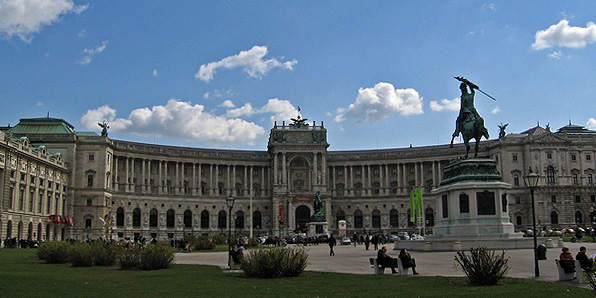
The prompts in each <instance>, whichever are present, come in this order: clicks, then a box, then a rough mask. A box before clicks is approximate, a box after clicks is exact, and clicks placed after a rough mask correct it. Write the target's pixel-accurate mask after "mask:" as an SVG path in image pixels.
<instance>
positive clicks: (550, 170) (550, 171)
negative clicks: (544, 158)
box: [546, 166, 555, 185]
mask: <svg viewBox="0 0 596 298" xmlns="http://www.w3.org/2000/svg"><path fill="white" fill-rule="evenodd" d="M546 184H548V185H552V184H555V168H554V167H553V166H548V167H546Z"/></svg>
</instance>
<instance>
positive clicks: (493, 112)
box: [490, 107, 501, 114]
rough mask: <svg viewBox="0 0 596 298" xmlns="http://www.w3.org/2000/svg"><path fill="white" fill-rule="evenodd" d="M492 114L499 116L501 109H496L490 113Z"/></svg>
mask: <svg viewBox="0 0 596 298" xmlns="http://www.w3.org/2000/svg"><path fill="white" fill-rule="evenodd" d="M490 112H491V113H492V114H498V113H500V112H501V108H499V107H495V108H494V109H493V110H492V111H490Z"/></svg>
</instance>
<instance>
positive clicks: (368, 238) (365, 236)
mask: <svg viewBox="0 0 596 298" xmlns="http://www.w3.org/2000/svg"><path fill="white" fill-rule="evenodd" d="M369 246H370V237H368V234H364V247H366V250H368V247H369Z"/></svg>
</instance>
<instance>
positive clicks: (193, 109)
mask: <svg viewBox="0 0 596 298" xmlns="http://www.w3.org/2000/svg"><path fill="white" fill-rule="evenodd" d="M221 106H224V107H228V108H230V110H228V111H227V112H226V113H225V114H223V115H216V114H215V113H213V112H206V111H205V106H203V105H200V104H192V103H191V102H184V101H181V100H178V99H170V100H169V101H168V102H167V103H166V104H165V105H158V106H154V107H152V108H138V109H135V110H133V111H132V112H131V113H130V114H129V115H128V117H127V118H118V117H117V116H116V110H115V109H113V108H111V107H109V106H107V105H105V106H102V107H99V108H96V109H92V110H88V111H87V112H86V113H85V114H84V115H83V116H82V117H81V123H82V125H83V127H85V128H86V129H93V130H97V129H98V125H97V123H98V122H102V121H103V120H106V121H107V122H108V123H109V124H110V127H111V130H112V131H125V132H131V133H136V134H139V135H147V136H154V135H159V136H167V137H172V138H178V139H182V140H187V141H199V142H213V141H216V142H219V143H226V144H248V145H254V144H255V143H256V142H257V141H259V140H260V139H262V138H263V137H264V135H265V133H266V132H265V129H264V128H263V127H261V126H259V125H257V124H255V123H253V122H249V121H247V120H244V119H241V118H240V117H243V116H250V115H254V114H273V115H272V116H271V119H272V121H273V120H282V119H288V118H289V117H291V116H295V115H296V113H297V111H296V109H294V107H293V106H292V105H291V104H290V102H289V101H287V100H279V99H276V98H275V99H270V100H269V101H268V102H267V104H265V105H264V106H263V107H262V108H260V109H255V108H253V107H252V105H251V104H250V103H246V104H244V105H243V106H242V107H240V108H234V107H235V105H234V104H233V103H232V102H231V101H225V102H224V103H222V105H221Z"/></svg>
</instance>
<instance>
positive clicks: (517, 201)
mask: <svg viewBox="0 0 596 298" xmlns="http://www.w3.org/2000/svg"><path fill="white" fill-rule="evenodd" d="M515 203H516V204H521V198H520V197H517V196H516V197H515Z"/></svg>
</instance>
